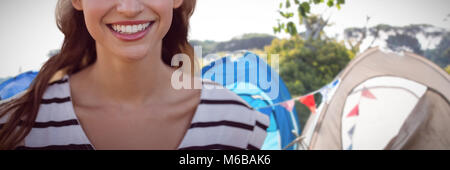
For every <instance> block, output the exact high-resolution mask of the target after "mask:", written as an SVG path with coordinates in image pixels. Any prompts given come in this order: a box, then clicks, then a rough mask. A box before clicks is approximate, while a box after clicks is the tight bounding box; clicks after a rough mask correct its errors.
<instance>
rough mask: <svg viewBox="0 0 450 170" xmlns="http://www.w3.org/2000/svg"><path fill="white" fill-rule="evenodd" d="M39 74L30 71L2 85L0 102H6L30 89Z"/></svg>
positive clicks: (0, 87)
mask: <svg viewBox="0 0 450 170" xmlns="http://www.w3.org/2000/svg"><path fill="white" fill-rule="evenodd" d="M37 74H38V72H33V71H29V72H26V73H22V74H20V75H18V76H16V77H14V78H11V79H8V80H6V81H4V82H3V83H2V84H0V100H5V99H8V98H11V97H13V96H15V95H16V94H19V93H21V92H23V91H24V90H26V89H28V87H29V86H30V84H31V82H32V81H33V80H34V78H35V77H36V76H37Z"/></svg>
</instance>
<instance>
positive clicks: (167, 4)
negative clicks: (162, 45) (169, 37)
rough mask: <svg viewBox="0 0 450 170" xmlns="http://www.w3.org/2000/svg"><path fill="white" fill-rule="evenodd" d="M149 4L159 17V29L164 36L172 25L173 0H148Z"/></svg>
mask: <svg viewBox="0 0 450 170" xmlns="http://www.w3.org/2000/svg"><path fill="white" fill-rule="evenodd" d="M147 2H148V6H149V7H150V9H152V10H153V11H154V12H155V13H156V14H157V15H158V17H159V26H158V27H159V30H160V32H161V35H162V37H164V36H165V35H166V34H167V32H168V31H169V29H170V26H171V25H172V18H173V1H172V0H153V1H147Z"/></svg>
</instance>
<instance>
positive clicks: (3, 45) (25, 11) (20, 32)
mask: <svg viewBox="0 0 450 170" xmlns="http://www.w3.org/2000/svg"><path fill="white" fill-rule="evenodd" d="M56 2H57V0H44V1H36V0H1V1H0V21H1V24H0V51H1V53H0V77H7V76H14V75H17V74H18V73H19V71H20V70H21V71H22V72H25V71H29V70H38V69H39V68H40V67H41V66H42V64H43V63H44V62H45V61H46V60H47V59H48V57H47V54H48V52H49V51H50V50H53V49H58V48H60V46H61V43H62V41H63V38H64V37H63V35H62V33H60V31H59V30H58V29H57V27H56V23H55V18H54V13H55V5H56ZM279 2H280V0H197V7H196V10H195V13H194V16H193V17H192V19H191V30H190V37H189V38H190V39H198V40H215V41H226V40H229V39H231V38H233V37H236V36H239V35H242V34H245V33H267V34H273V29H272V27H273V26H275V25H276V23H277V21H276V20H277V19H278V18H279V14H278V12H277V10H278V4H279ZM312 12H313V13H324V16H325V17H330V21H331V22H332V23H334V25H333V26H331V27H329V28H326V29H325V31H326V32H327V34H329V35H331V36H334V35H342V33H343V30H344V29H345V28H348V27H362V26H364V25H365V22H366V16H370V17H371V20H370V22H369V26H373V25H377V24H380V23H384V24H389V25H394V26H404V25H409V24H419V23H420V24H422V23H425V24H432V25H435V26H438V27H442V28H446V29H448V30H450V18H449V19H448V20H447V21H444V18H445V17H446V16H447V15H448V14H450V0H346V4H345V5H344V6H342V8H341V9H340V10H337V9H327V8H326V7H325V5H321V6H314V7H313V9H312ZM276 36H278V37H281V38H283V37H286V35H283V34H277V35H276Z"/></svg>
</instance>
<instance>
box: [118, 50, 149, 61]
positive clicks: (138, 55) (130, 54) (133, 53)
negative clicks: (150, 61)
mask: <svg viewBox="0 0 450 170" xmlns="http://www.w3.org/2000/svg"><path fill="white" fill-rule="evenodd" d="M118 54H119V55H118V56H120V58H123V59H125V60H126V61H140V60H143V59H144V58H145V57H147V55H148V49H135V48H134V49H127V50H122V51H120V52H118Z"/></svg>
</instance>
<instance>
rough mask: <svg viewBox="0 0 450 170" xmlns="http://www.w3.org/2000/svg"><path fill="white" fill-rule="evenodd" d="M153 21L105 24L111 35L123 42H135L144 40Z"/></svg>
mask: <svg viewBox="0 0 450 170" xmlns="http://www.w3.org/2000/svg"><path fill="white" fill-rule="evenodd" d="M154 23H155V21H148V20H141V21H120V22H115V23H111V24H107V26H108V28H109V29H110V30H111V32H112V34H113V35H114V36H115V37H116V38H118V39H120V40H123V41H137V40H140V39H142V38H144V37H145V36H146V35H147V33H148V32H149V30H150V29H151V27H152V26H153V24H154Z"/></svg>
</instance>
